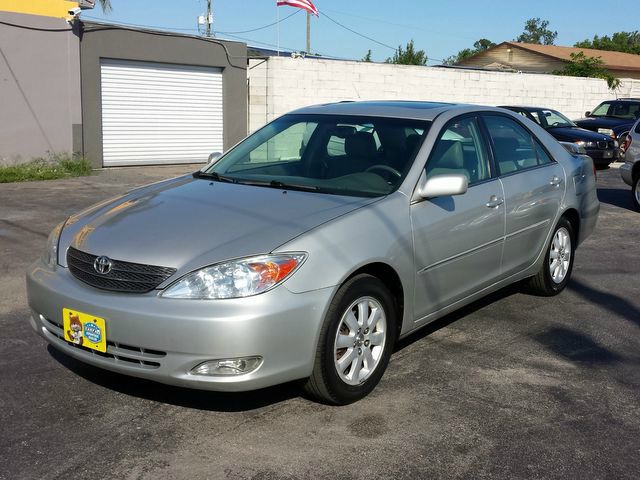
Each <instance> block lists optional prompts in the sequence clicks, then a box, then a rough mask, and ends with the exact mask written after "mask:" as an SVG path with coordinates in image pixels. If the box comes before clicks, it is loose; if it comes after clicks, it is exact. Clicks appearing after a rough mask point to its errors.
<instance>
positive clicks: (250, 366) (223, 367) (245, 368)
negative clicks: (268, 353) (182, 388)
mask: <svg viewBox="0 0 640 480" xmlns="http://www.w3.org/2000/svg"><path fill="white" fill-rule="evenodd" d="M260 365H262V357H260V356H254V357H240V358H222V359H219V360H207V361H206V362H202V363H201V364H199V365H197V366H195V367H193V368H192V369H191V372H190V373H191V374H192V375H204V376H207V377H216V376H225V377H228V376H233V375H245V374H247V373H251V372H253V371H254V370H256V369H257V368H258V367H259V366H260Z"/></svg>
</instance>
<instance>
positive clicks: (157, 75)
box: [100, 59, 222, 166]
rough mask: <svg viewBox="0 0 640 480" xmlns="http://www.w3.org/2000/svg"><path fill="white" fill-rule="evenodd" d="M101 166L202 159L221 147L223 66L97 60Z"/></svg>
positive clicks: (181, 161) (182, 161)
mask: <svg viewBox="0 0 640 480" xmlns="http://www.w3.org/2000/svg"><path fill="white" fill-rule="evenodd" d="M100 67H101V79H102V148H103V163H104V165H105V166H114V165H145V164H146V165H149V164H158V163H198V162H206V161H207V159H208V157H209V154H210V153H212V152H221V151H222V70H221V69H217V68H209V67H195V66H187V65H169V64H159V63H149V62H134V61H128V60H106V59H103V60H102V61H101V65H100Z"/></svg>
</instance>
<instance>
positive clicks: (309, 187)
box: [269, 180, 320, 192]
mask: <svg viewBox="0 0 640 480" xmlns="http://www.w3.org/2000/svg"><path fill="white" fill-rule="evenodd" d="M269 186H270V187H273V188H284V189H288V190H302V191H307V192H317V191H319V190H320V187H318V186H316V185H303V184H300V183H286V182H281V181H280V180H271V182H269Z"/></svg>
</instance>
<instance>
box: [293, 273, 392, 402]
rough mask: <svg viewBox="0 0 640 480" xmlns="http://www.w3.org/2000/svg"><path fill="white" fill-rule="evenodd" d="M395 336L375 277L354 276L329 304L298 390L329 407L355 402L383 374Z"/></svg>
mask: <svg viewBox="0 0 640 480" xmlns="http://www.w3.org/2000/svg"><path fill="white" fill-rule="evenodd" d="M367 322H375V323H373V324H370V323H369V324H368V323H367ZM395 337H396V309H395V302H394V300H393V297H392V296H391V294H390V293H389V290H388V289H387V288H386V287H385V285H384V284H383V283H382V282H381V281H380V280H379V279H378V278H376V277H373V276H371V275H366V274H361V275H356V276H355V277H353V278H351V279H349V280H348V281H347V282H345V283H344V285H342V286H341V287H340V289H339V290H338V292H337V293H336V295H335V297H334V298H333V300H332V301H331V304H330V305H329V309H328V311H327V315H326V317H325V320H324V323H323V325H322V328H321V330H320V337H319V341H318V346H317V349H316V357H315V363H314V367H313V373H312V374H311V377H309V379H308V380H307V383H306V384H305V386H304V389H305V390H306V392H307V393H308V394H309V395H311V396H312V397H314V398H315V399H317V400H319V401H321V402H324V403H329V404H333V405H346V404H349V403H352V402H355V401H357V400H360V399H361V398H363V397H365V396H367V395H368V394H369V393H370V392H371V391H372V390H373V389H374V388H375V386H376V385H377V384H378V382H379V381H380V378H381V377H382V375H383V374H384V371H385V370H386V368H387V365H388V363H389V357H390V356H391V352H392V351H393V347H394V343H395ZM341 360H342V361H341Z"/></svg>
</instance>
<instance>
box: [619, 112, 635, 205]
mask: <svg viewBox="0 0 640 480" xmlns="http://www.w3.org/2000/svg"><path fill="white" fill-rule="evenodd" d="M624 149H625V156H624V165H622V166H621V167H620V175H621V176H622V180H624V181H625V183H627V184H628V185H631V198H632V199H633V205H634V206H635V207H636V210H638V211H640V119H638V121H637V122H636V123H635V124H634V125H633V127H631V130H630V131H629V134H628V135H627V138H626V139H625V144H624Z"/></svg>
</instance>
